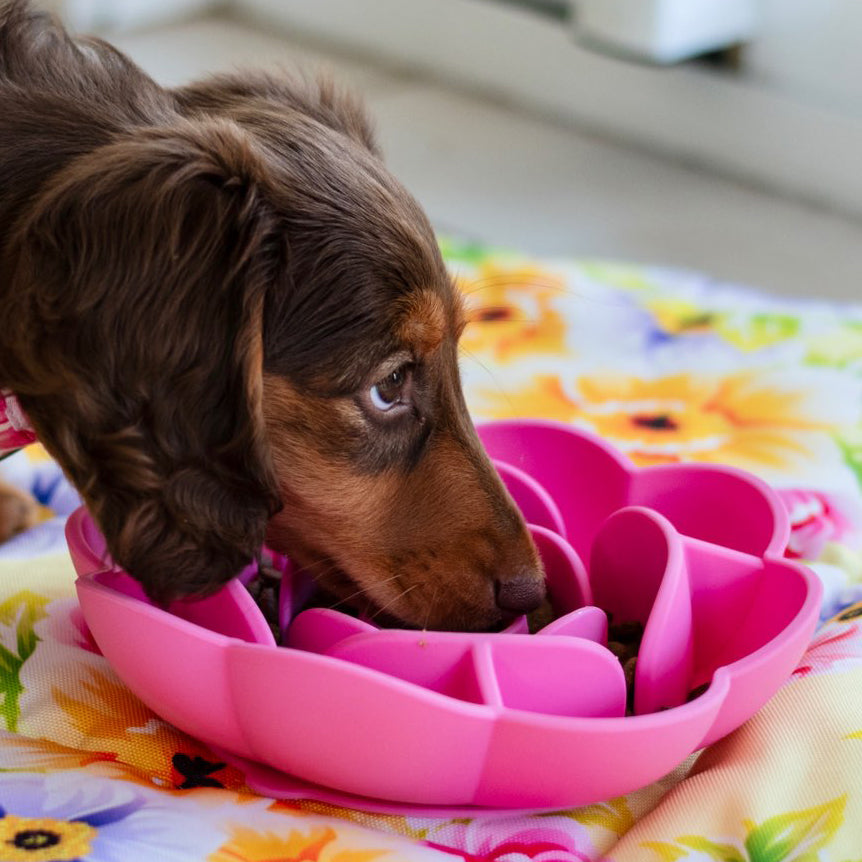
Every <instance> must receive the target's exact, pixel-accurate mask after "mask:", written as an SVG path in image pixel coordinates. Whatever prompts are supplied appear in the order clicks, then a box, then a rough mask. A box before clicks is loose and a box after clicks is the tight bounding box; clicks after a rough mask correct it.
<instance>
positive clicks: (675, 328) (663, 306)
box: [643, 296, 800, 352]
mask: <svg viewBox="0 0 862 862" xmlns="http://www.w3.org/2000/svg"><path fill="white" fill-rule="evenodd" d="M643 307H644V308H645V309H647V311H649V312H650V313H651V314H652V316H653V318H654V319H655V321H656V323H657V324H658V326H659V328H660V329H661V330H662V331H663V332H666V333H667V334H668V335H698V334H707V333H715V334H716V335H718V336H720V337H721V338H722V339H724V340H725V341H727V342H728V343H729V344H732V345H734V347H737V348H738V349H739V350H742V351H745V352H751V351H755V350H761V349H763V348H765V347H769V346H770V345H773V344H778V343H780V342H782V341H787V340H788V339H791V338H794V337H795V336H796V335H797V334H798V332H799V329H800V320H799V318H798V317H795V316H793V315H790V314H780V313H778V312H764V311H760V312H754V313H751V312H741V313H737V312H733V311H727V310H725V309H708V308H704V307H703V306H700V305H696V304H695V303H693V302H691V301H689V300H686V299H681V298H679V297H673V296H655V297H652V298H650V299H648V300H646V301H645V302H644V303H643Z"/></svg>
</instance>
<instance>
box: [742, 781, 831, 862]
mask: <svg viewBox="0 0 862 862" xmlns="http://www.w3.org/2000/svg"><path fill="white" fill-rule="evenodd" d="M846 802H847V797H846V796H840V797H838V798H837V799H833V800H832V801H831V802H826V803H824V804H823V805H818V806H815V807H814V808H807V809H805V810H804V811H792V812H790V813H789V814H779V815H777V816H776V817H770V818H769V820H766V821H764V822H763V823H762V824H761V825H760V826H753V824H751V827H753V828H751V827H750V831H749V833H748V838H746V839H745V849H746V850H747V851H748V854H749V857H750V859H751V862H817V858H818V854H819V851H820V850H821V849H823V847H825V846H826V845H827V844H828V843H829V842H830V841H831V840H832V838H833V837H834V836H835V833H836V831H837V830H838V827H839V826H840V825H841V823H842V822H843V820H844V806H845V804H846Z"/></svg>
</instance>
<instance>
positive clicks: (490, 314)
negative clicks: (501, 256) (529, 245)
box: [456, 263, 566, 362]
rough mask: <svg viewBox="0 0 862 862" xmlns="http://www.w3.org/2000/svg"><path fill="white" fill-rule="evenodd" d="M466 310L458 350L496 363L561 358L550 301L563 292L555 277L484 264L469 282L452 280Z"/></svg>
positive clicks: (559, 331) (559, 324) (559, 325)
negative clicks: (488, 356) (522, 358)
mask: <svg viewBox="0 0 862 862" xmlns="http://www.w3.org/2000/svg"><path fill="white" fill-rule="evenodd" d="M456 284H458V286H459V287H460V289H461V291H462V293H463V295H464V299H465V304H466V309H467V328H466V329H465V330H464V335H463V336H462V338H461V347H462V349H463V350H465V351H467V352H468V353H471V354H482V353H486V354H487V353H490V354H491V355H492V356H493V358H494V359H495V360H496V361H497V362H511V361H512V360H513V359H515V358H517V357H519V356H523V355H531V356H532V355H537V354H538V355H541V354H553V355H560V354H565V352H566V346H565V336H566V326H565V322H564V321H563V318H562V316H561V315H560V313H559V312H558V311H557V310H556V309H555V308H554V307H553V300H554V299H555V298H558V297H559V295H560V294H561V293H562V292H563V291H564V290H565V289H566V288H565V281H564V280H563V279H562V278H561V277H560V276H558V275H554V274H553V273H550V272H546V271H543V270H541V269H538V268H537V267H531V266H523V267H518V268H501V267H498V266H495V265H494V264H491V263H488V264H485V265H483V266H481V267H480V268H479V269H478V270H477V271H476V273H475V275H474V276H472V277H471V278H469V279H464V278H459V279H456Z"/></svg>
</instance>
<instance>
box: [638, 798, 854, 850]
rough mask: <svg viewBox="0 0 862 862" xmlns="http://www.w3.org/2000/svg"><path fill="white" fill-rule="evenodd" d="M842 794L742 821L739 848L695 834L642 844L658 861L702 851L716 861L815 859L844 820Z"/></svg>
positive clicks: (845, 800)
mask: <svg viewBox="0 0 862 862" xmlns="http://www.w3.org/2000/svg"><path fill="white" fill-rule="evenodd" d="M846 803H847V797H846V796H839V797H838V798H836V799H833V800H832V801H830V802H825V803H824V804H823V805H817V806H815V807H813V808H806V809H804V810H803V811H791V812H789V813H787V814H777V815H776V816H774V817H770V818H769V819H768V820H764V822H763V823H761V824H760V825H757V824H755V823H751V822H746V823H745V824H744V825H745V828H746V831H747V833H748V835H747V837H746V839H745V844H744V846H743V847H738V846H736V845H734V844H730V843H724V842H718V841H712V840H710V839H709V838H706V837H704V836H699V835H681V836H680V837H678V838H676V839H674V840H673V841H647V842H644V843H643V844H642V846H643V847H644V848H645V849H647V850H652V851H653V853H655V854H656V855H657V856H658V858H659V859H661V860H662V862H684V860H685V859H688V858H690V857H691V853H690V851H692V850H694V851H697V853H698V858H703V854H706V855H707V856H708V857H709V858H710V859H715V860H716V862H819V860H820V851H821V850H823V849H824V848H825V847H826V846H827V845H828V844H830V843H831V842H832V840H833V839H834V838H835V833H836V832H837V831H838V829H839V827H840V826H841V824H842V823H843V822H844V808H845V806H846Z"/></svg>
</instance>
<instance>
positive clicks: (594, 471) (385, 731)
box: [67, 421, 820, 812]
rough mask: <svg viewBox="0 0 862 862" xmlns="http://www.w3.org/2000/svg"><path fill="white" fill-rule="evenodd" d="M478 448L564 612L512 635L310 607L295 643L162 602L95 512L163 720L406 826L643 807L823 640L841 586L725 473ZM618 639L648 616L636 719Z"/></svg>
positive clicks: (138, 674)
mask: <svg viewBox="0 0 862 862" xmlns="http://www.w3.org/2000/svg"><path fill="white" fill-rule="evenodd" d="M480 437H481V439H482V441H483V443H484V445H485V447H486V449H487V450H488V452H489V454H490V455H491V457H492V459H493V460H494V463H495V465H496V466H497V469H498V471H499V472H500V474H501V476H502V478H503V480H504V482H505V483H506V485H507V487H508V488H509V491H510V493H511V494H512V496H513V498H514V499H515V501H516V502H517V503H518V504H519V505H520V507H521V509H522V511H523V512H524V513H525V516H526V517H527V519H528V520H529V521H530V522H531V527H530V529H531V531H532V535H533V537H534V539H535V541H536V545H537V547H538V549H539V552H540V555H541V557H542V561H543V564H544V566H545V571H546V575H547V580H548V589H549V593H550V596H551V600H552V604H553V606H554V611H555V619H554V620H553V622H551V623H550V624H548V625H547V626H545V627H544V628H543V629H541V630H540V631H539V632H538V633H537V634H535V635H528V634H527V633H526V631H527V627H526V623H525V621H524V620H523V619H521V620H518V621H516V622H515V623H513V625H512V626H510V627H509V628H508V629H507V630H506V631H504V632H500V633H496V634H466V633H464V634H462V633H452V632H431V631H410V630H399V629H387V630H380V629H378V628H376V627H375V626H374V625H372V624H371V623H370V622H368V621H364V620H357V619H354V618H352V617H350V616H347V615H345V614H342V613H339V612H337V611H335V610H328V609H310V610H305V611H300V610H299V609H298V608H297V607H296V606H297V604H298V599H297V596H298V595H300V594H301V593H302V592H303V589H302V588H303V576H302V573H299V572H294V571H292V569H291V566H290V564H289V562H285V566H284V575H283V579H282V584H281V594H280V603H281V608H280V610H281V621H282V623H283V628H284V632H283V643H284V645H283V646H280V647H279V646H276V643H275V639H274V638H273V635H272V633H271V631H270V629H269V627H268V625H267V623H266V622H265V620H264V619H263V616H262V614H261V613H260V611H259V610H258V608H257V606H256V605H255V603H254V601H253V600H252V599H251V597H250V595H249V594H248V592H247V591H246V589H245V587H244V585H243V581H244V580H247V579H248V577H250V576H251V575H252V572H251V571H249V570H247V571H246V572H244V573H242V574H241V575H240V576H239V577H238V578H236V579H235V580H234V581H232V582H230V583H229V584H227V586H225V587H224V588H223V589H222V590H221V591H220V592H219V593H217V594H216V595H214V596H212V597H210V598H207V599H203V600H199V601H183V602H177V603H175V604H173V605H172V606H171V607H169V608H168V609H166V610H163V609H160V608H158V607H155V606H153V605H152V604H151V603H150V602H149V601H148V600H147V599H146V597H145V596H144V593H143V591H142V590H141V588H140V586H139V585H138V584H137V583H136V582H135V581H134V580H133V579H132V578H131V577H130V576H129V575H127V574H126V573H124V572H123V571H121V570H120V569H119V568H118V567H116V566H114V565H113V564H112V563H111V561H110V559H109V558H108V557H107V554H106V552H105V546H104V541H103V539H102V537H101V536H100V534H99V533H98V530H96V528H95V527H94V525H93V523H92V521H91V520H90V518H89V516H88V515H87V514H86V512H85V511H84V510H79V511H78V512H77V513H75V514H74V515H73V516H72V517H71V518H70V519H69V522H68V526H67V536H68V540H69V547H70V551H71V553H72V557H73V560H74V562H75V566H76V569H77V571H78V574H79V578H78V583H77V588H78V595H79V597H80V601H81V606H82V608H83V612H84V615H85V618H86V620H87V624H88V625H89V627H90V630H91V632H92V634H93V637H94V638H95V640H96V642H97V643H98V645H99V648H100V649H101V650H102V652H103V654H104V655H105V657H106V658H107V659H108V661H109V662H110V663H111V665H112V666H113V667H114V669H115V670H116V672H117V673H118V675H119V676H120V677H121V678H122V679H123V680H124V681H125V682H126V684H127V685H128V686H129V687H130V688H131V689H132V690H133V691H134V692H135V693H136V694H137V695H138V696H139V697H140V698H141V700H143V701H144V702H145V703H146V704H147V705H148V706H150V708H151V709H153V710H154V711H155V712H156V713H158V714H159V715H161V716H162V717H163V718H164V719H166V720H168V721H170V722H172V723H173V724H175V725H176V726H177V727H179V728H181V729H183V730H185V731H187V732H188V733H190V734H193V735H194V736H196V737H198V738H199V739H201V740H203V741H205V742H207V743H209V744H211V745H213V746H215V747H216V748H217V749H218V750H219V751H220V752H222V753H223V754H224V755H225V757H227V758H228V759H232V760H234V761H236V762H238V763H241V764H242V765H243V766H244V768H245V769H246V775H247V777H248V780H249V782H250V783H251V784H252V785H253V786H255V787H256V788H257V789H258V790H260V791H262V792H265V793H268V794H270V795H280V796H303V797H312V798H317V799H321V800H325V801H330V802H341V803H343V804H348V805H351V806H354V807H361V808H367V809H374V810H384V811H404V810H417V809H421V810H425V811H428V810H431V809H433V810H446V811H450V812H451V811H453V810H458V811H475V810H489V809H497V810H511V809H522V810H523V809H545V810H547V809H553V808H561V807H569V806H576V805H584V804H588V803H591V802H595V801H598V800H601V799H606V798H609V797H612V796H616V795H619V794H623V793H627V792H630V791H632V790H634V789H636V788H638V787H641V786H644V785H646V784H648V783H650V782H652V781H654V780H656V779H658V778H660V777H661V776H662V775H664V774H666V773H667V772H669V771H670V770H672V769H673V768H674V767H675V766H676V765H678V764H679V763H680V762H682V761H683V760H684V759H685V758H686V757H687V756H688V755H689V754H691V753H692V752H694V751H695V750H697V749H698V748H700V747H702V746H704V745H706V744H708V743H710V742H712V741H714V740H716V739H719V738H720V737H722V736H724V735H725V734H727V733H728V732H730V731H732V730H733V729H735V728H736V727H738V726H739V725H740V724H741V723H742V722H744V721H745V720H746V719H747V718H748V717H750V716H751V715H752V714H753V713H754V712H756V711H757V710H758V709H759V708H760V707H761V706H762V705H763V704H764V703H765V702H766V700H768V699H769V697H771V696H772V694H773V693H774V692H775V691H776V690H777V689H778V687H779V686H780V685H781V684H782V682H783V681H784V680H785V679H786V678H787V677H788V676H789V675H790V673H791V672H792V670H793V668H794V667H795V665H796V663H797V662H798V660H799V658H800V657H801V655H802V653H803V652H804V650H805V647H806V645H807V643H808V641H809V639H810V636H811V634H812V632H813V630H814V627H815V625H816V622H817V617H818V610H819V601H820V585H819V581H818V579H817V578H816V577H815V576H814V575H813V574H812V573H811V572H810V571H808V570H807V569H806V568H805V567H804V566H801V565H800V564H798V563H795V562H792V561H790V560H787V559H785V558H784V557H783V556H782V554H783V551H784V547H785V545H786V542H787V538H788V532H789V528H788V519H787V515H786V513H785V511H784V509H783V508H782V506H781V504H780V502H779V501H778V500H777V498H776V496H775V495H774V494H773V492H772V491H771V490H770V489H769V488H768V487H767V486H765V485H764V484H763V483H762V482H760V481H759V480H757V479H755V478H754V477H752V476H749V475H747V474H745V473H742V472H740V471H738V470H734V469H731V468H726V467H718V466H702V465H668V466H661V467H650V468H644V469H638V468H636V467H635V466H633V465H632V464H631V463H630V462H629V461H628V460H627V459H626V458H625V457H624V456H622V455H621V454H620V453H618V452H617V451H616V450H615V449H614V448H613V447H611V446H610V445H608V444H607V443H605V442H603V441H601V440H600V439H598V438H596V437H595V436H593V435H591V434H587V433H585V432H582V431H578V430H575V429H573V428H571V427H568V426H564V425H560V424H556V423H551V422H543V421H518V422H515V421H507V422H499V423H490V424H487V425H484V426H482V427H481V428H480ZM607 615H610V616H611V618H612V619H613V621H614V622H632V621H634V622H638V623H640V624H642V625H643V627H644V629H643V639H642V642H641V645H640V652H639V655H638V660H637V664H636V670H635V679H634V700H633V711H634V714H629V715H627V714H626V698H627V692H626V683H625V679H624V674H623V669H622V666H621V665H620V662H619V661H618V660H617V659H616V658H615V656H614V655H613V654H612V653H611V652H610V650H608V648H607V645H606V644H607V636H608V625H607V619H608V616H607Z"/></svg>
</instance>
